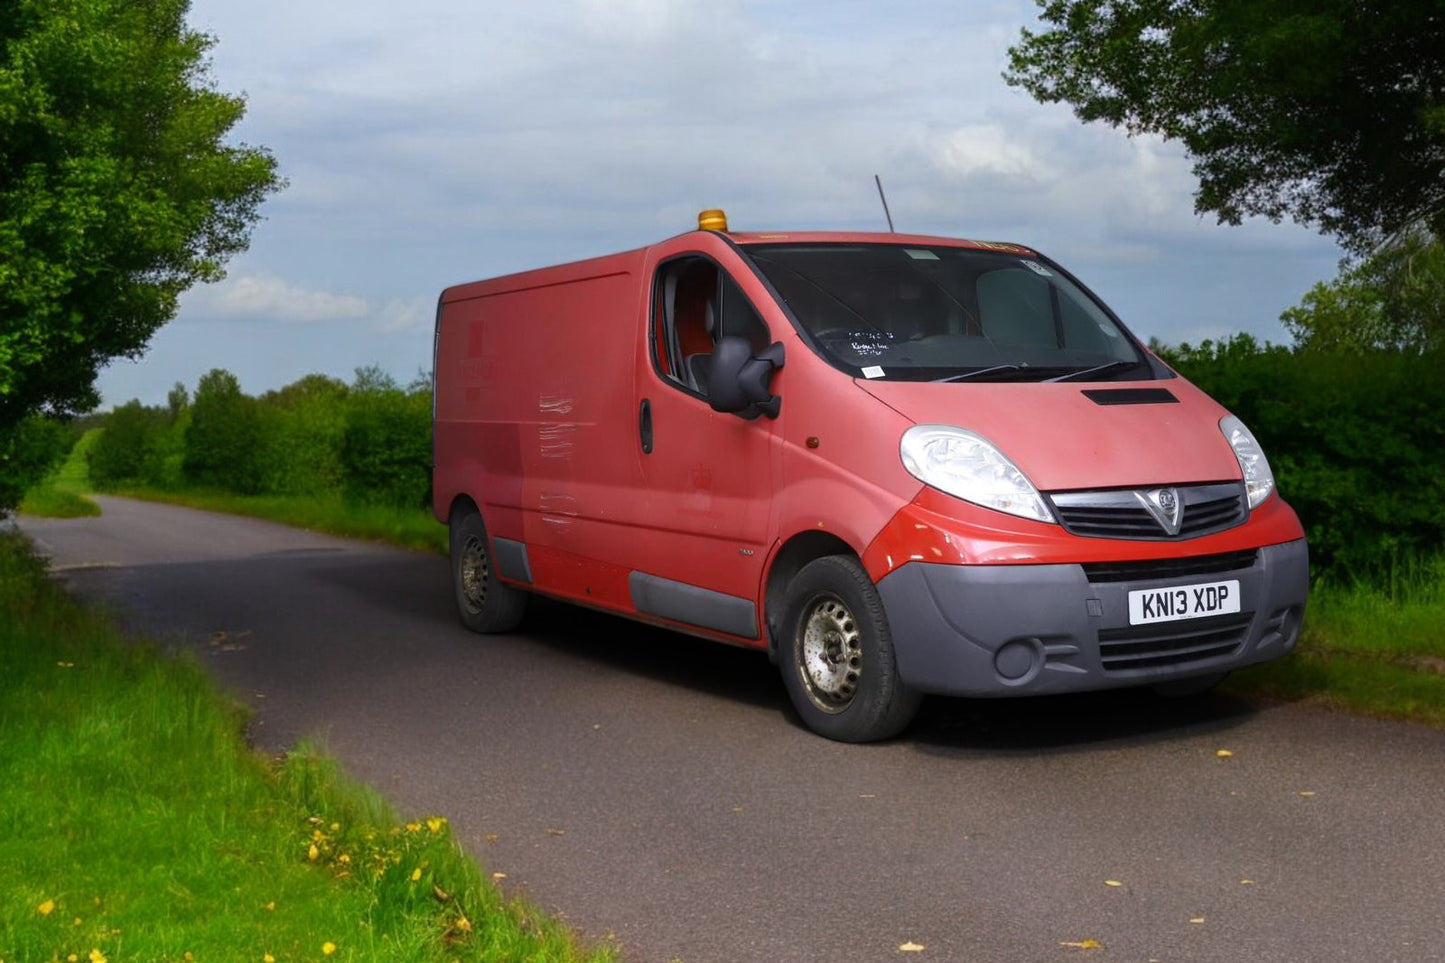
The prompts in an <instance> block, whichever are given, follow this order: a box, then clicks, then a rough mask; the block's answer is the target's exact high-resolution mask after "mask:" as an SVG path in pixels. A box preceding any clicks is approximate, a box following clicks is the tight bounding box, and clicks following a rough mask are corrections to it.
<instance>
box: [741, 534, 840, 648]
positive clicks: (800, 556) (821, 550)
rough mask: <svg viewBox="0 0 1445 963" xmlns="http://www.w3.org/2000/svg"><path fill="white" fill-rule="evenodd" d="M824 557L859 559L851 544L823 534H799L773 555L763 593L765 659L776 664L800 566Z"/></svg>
mask: <svg viewBox="0 0 1445 963" xmlns="http://www.w3.org/2000/svg"><path fill="white" fill-rule="evenodd" d="M825 555H849V556H852V557H853V558H858V552H857V551H856V550H854V548H853V546H852V545H849V544H848V543H847V542H846V541H844V540H843V539H841V538H839V537H838V536H837V535H834V534H833V533H832V532H826V531H806V532H798V533H797V534H795V535H793V536H792V537H790V538H789V539H788V540H787V541H785V542H783V544H782V545H781V546H779V548H778V550H777V552H776V553H774V555H773V561H772V564H771V565H769V566H768V577H767V582H766V585H765V587H764V590H763V627H764V629H765V630H766V631H767V640H768V658H769V659H770V660H771V661H772V662H773V663H774V664H775V665H776V664H777V661H778V637H779V632H780V628H781V623H782V620H783V612H784V610H785V609H786V607H787V598H786V595H787V589H788V583H789V582H791V581H792V580H793V576H795V575H797V574H798V572H799V571H800V570H801V569H802V568H803V566H805V565H807V564H808V563H809V562H811V561H813V560H814V559H818V558H822V557H824V556H825Z"/></svg>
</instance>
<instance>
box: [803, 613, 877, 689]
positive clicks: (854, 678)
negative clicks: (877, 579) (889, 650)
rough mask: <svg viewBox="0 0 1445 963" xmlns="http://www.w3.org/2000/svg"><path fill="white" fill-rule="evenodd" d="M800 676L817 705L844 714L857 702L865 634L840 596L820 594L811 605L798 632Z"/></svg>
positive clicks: (861, 673)
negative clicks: (854, 699)
mask: <svg viewBox="0 0 1445 963" xmlns="http://www.w3.org/2000/svg"><path fill="white" fill-rule="evenodd" d="M796 646H797V661H798V675H799V676H800V677H801V679H802V681H803V688H804V689H805V690H806V691H807V693H808V698H809V699H810V700H812V702H813V704H814V705H815V706H817V707H818V708H819V709H822V710H823V711H824V712H842V711H843V710H844V709H846V708H848V706H849V705H850V704H851V703H852V702H853V697H854V695H856V694H857V692H858V683H859V680H860V679H861V678H862V676H863V634H862V632H861V631H859V629H858V620H857V619H855V618H854V617H853V613H852V611H851V610H849V608H848V606H847V605H846V604H845V603H844V602H843V600H842V599H840V598H838V597H837V596H836V595H820V596H818V597H817V598H816V599H814V600H813V602H812V603H811V604H810V605H809V606H808V609H807V613H806V614H805V615H804V616H803V619H802V622H801V624H800V625H799V627H798V633H797V641H796Z"/></svg>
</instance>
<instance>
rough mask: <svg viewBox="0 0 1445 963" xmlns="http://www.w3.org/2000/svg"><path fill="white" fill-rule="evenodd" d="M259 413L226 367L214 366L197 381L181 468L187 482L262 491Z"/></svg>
mask: <svg viewBox="0 0 1445 963" xmlns="http://www.w3.org/2000/svg"><path fill="white" fill-rule="evenodd" d="M261 438H262V427H261V417H260V414H259V412H258V411H257V410H256V401H255V399H254V398H249V397H247V396H246V395H244V394H242V393H241V383H240V382H239V381H237V380H236V376H235V375H233V374H231V373H230V372H229V371H225V370H223V369H220V368H213V369H212V370H211V371H209V372H207V373H206V374H204V375H202V376H201V380H200V382H199V383H197V385H196V400H195V403H194V404H193V405H192V407H191V425H190V428H189V429H188V430H187V431H186V440H185V458H184V461H183V462H182V468H183V470H184V472H185V478H186V480H187V481H188V482H190V483H192V484H196V485H206V486H210V487H212V488H222V489H226V490H227V491H233V492H239V493H241V494H243V495H255V494H257V493H259V492H260V491H261V466H260V463H259V459H258V453H259V451H260V448H261Z"/></svg>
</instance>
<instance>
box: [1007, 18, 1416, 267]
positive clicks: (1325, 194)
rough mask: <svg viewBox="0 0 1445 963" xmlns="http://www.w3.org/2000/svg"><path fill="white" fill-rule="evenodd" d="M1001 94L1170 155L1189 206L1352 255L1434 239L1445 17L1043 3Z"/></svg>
mask: <svg viewBox="0 0 1445 963" xmlns="http://www.w3.org/2000/svg"><path fill="white" fill-rule="evenodd" d="M1039 3H1040V6H1041V7H1042V8H1043V9H1042V13H1041V17H1042V19H1043V21H1044V23H1045V24H1046V25H1047V27H1046V29H1044V30H1042V31H1039V32H1037V33H1036V32H1033V31H1029V30H1024V31H1023V35H1022V37H1021V39H1020V41H1019V43H1018V44H1017V45H1015V46H1014V47H1013V48H1012V49H1011V50H1010V68H1009V70H1008V72H1007V73H1006V74H1005V79H1006V80H1007V81H1008V82H1009V83H1010V84H1013V85H1016V86H1022V87H1023V88H1025V89H1026V90H1028V91H1029V93H1031V94H1033V96H1034V97H1035V98H1037V99H1038V100H1040V101H1045V102H1051V103H1058V102H1067V103H1069V104H1070V105H1072V106H1073V108H1074V112H1075V113H1076V114H1077V115H1078V116H1079V118H1080V119H1082V120H1085V121H1094V120H1102V121H1105V122H1106V123H1109V124H1111V125H1113V126H1116V127H1123V128H1124V129H1125V130H1127V131H1128V132H1129V133H1130V134H1139V133H1151V134H1158V135H1161V136H1163V137H1165V138H1168V139H1171V140H1178V141H1180V142H1182V143H1183V144H1184V146H1185V147H1186V148H1187V149H1188V151H1189V153H1190V155H1191V156H1192V157H1193V160H1194V172H1195V174H1196V175H1197V176H1198V178H1199V189H1198V192H1197V193H1196V195H1195V207H1196V209H1197V210H1199V211H1200V212H1201V213H1202V212H1212V213H1214V214H1216V215H1217V216H1218V217H1219V219H1220V220H1221V221H1224V222H1227V223H1236V224H1237V223H1239V222H1240V220H1241V219H1242V218H1244V217H1245V216H1248V215H1264V216H1267V217H1269V218H1272V219H1275V220H1279V219H1280V218H1282V217H1285V216H1288V217H1291V218H1294V219H1296V220H1298V221H1300V222H1303V223H1311V224H1318V225H1319V226H1320V227H1321V228H1322V229H1323V230H1325V231H1327V232H1329V233H1331V234H1334V235H1336V236H1338V237H1339V238H1340V239H1341V240H1342V241H1343V242H1344V243H1345V244H1346V246H1348V247H1350V248H1352V249H1354V250H1356V251H1364V250H1367V249H1369V248H1371V247H1373V246H1374V245H1375V244H1376V243H1378V242H1379V241H1380V240H1381V239H1382V238H1384V237H1386V236H1389V235H1392V234H1395V233H1397V232H1400V231H1402V230H1404V229H1406V228H1409V227H1411V226H1417V225H1422V224H1423V225H1426V226H1428V228H1429V229H1430V230H1431V232H1433V233H1434V234H1435V236H1436V237H1441V236H1445V57H1442V56H1441V55H1440V51H1441V50H1445V10H1442V9H1441V7H1440V5H1439V4H1438V3H1436V2H1420V0H1383V2H1379V3H1368V4H1362V3H1358V2H1356V0H1310V2H1302V0H1039Z"/></svg>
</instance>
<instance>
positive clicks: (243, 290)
mask: <svg viewBox="0 0 1445 963" xmlns="http://www.w3.org/2000/svg"><path fill="white" fill-rule="evenodd" d="M182 311H183V313H184V314H185V315H186V316H188V317H199V318H213V319H217V320H226V321H295V322H303V323H304V322H316V321H345V320H351V319H355V318H362V317H365V316H366V314H367V312H368V307H367V303H366V299H365V298H360V297H357V296H356V295H352V294H333V293H331V292H329V291H316V290H309V289H306V288H302V287H298V286H296V285H293V284H290V283H289V282H287V281H284V280H282V279H281V278H279V277H275V276H274V275H269V274H240V275H232V276H230V277H228V278H226V279H225V280H224V281H220V282H218V283H216V284H212V285H206V286H204V287H201V288H196V289H193V290H192V291H191V292H189V293H188V294H187V295H186V296H185V299H184V306H183V308H182Z"/></svg>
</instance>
